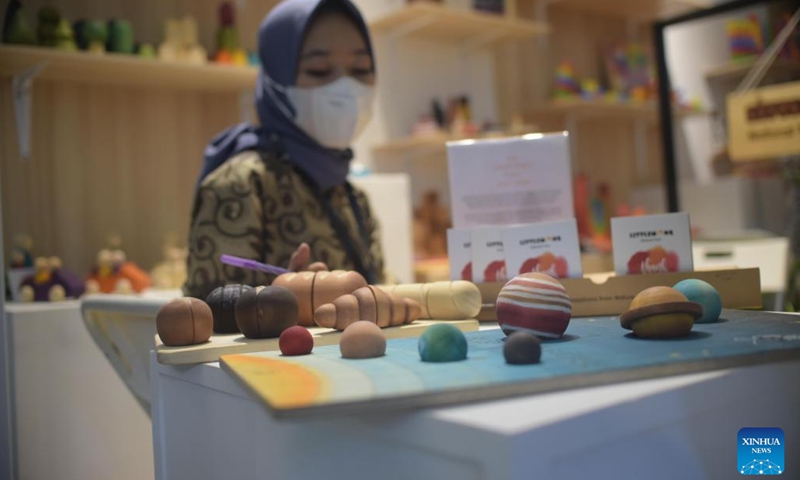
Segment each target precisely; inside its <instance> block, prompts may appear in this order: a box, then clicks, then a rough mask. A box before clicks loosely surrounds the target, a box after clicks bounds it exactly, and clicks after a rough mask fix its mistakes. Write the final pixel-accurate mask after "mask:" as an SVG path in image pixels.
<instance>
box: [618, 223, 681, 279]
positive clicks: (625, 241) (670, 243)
mask: <svg viewBox="0 0 800 480" xmlns="http://www.w3.org/2000/svg"><path fill="white" fill-rule="evenodd" d="M611 241H612V243H613V250H614V270H615V271H616V272H617V275H631V274H637V273H655V272H664V273H665V272H691V271H692V270H693V264H692V235H691V228H690V227H689V214H687V213H668V214H664V215H645V216H641V217H615V218H612V219H611Z"/></svg>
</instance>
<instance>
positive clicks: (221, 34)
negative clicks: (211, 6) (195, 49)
mask: <svg viewBox="0 0 800 480" xmlns="http://www.w3.org/2000/svg"><path fill="white" fill-rule="evenodd" d="M214 62H216V63H222V64H230V65H237V66H241V67H244V66H246V65H247V64H248V59H247V52H245V51H244V50H243V49H242V48H240V47H239V30H238V29H237V28H236V14H235V10H234V7H233V4H232V3H231V2H225V3H223V4H222V5H220V7H219V29H218V30H217V51H216V52H215V53H214Z"/></svg>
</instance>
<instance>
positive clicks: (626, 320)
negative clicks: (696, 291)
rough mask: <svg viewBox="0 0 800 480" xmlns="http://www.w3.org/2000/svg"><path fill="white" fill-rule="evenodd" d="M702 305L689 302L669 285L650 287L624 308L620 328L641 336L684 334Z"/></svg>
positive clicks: (688, 330) (699, 314) (675, 335)
mask: <svg viewBox="0 0 800 480" xmlns="http://www.w3.org/2000/svg"><path fill="white" fill-rule="evenodd" d="M702 313H703V307H701V306H700V304H698V303H694V302H690V301H688V300H687V299H686V296H685V295H683V294H682V293H681V292H679V291H677V290H675V289H674V288H670V287H650V288H647V289H645V290H642V291H641V292H640V293H639V294H638V295H636V297H634V298H633V301H632V302H631V306H630V308H629V309H628V311H627V312H625V313H623V314H622V315H620V317H619V319H620V324H621V325H622V328H626V329H628V330H633V334H634V335H636V336H637V337H641V338H675V337H685V336H687V335H689V333H690V332H691V331H692V326H693V325H694V321H695V319H697V318H699V317H700V316H701V315H702Z"/></svg>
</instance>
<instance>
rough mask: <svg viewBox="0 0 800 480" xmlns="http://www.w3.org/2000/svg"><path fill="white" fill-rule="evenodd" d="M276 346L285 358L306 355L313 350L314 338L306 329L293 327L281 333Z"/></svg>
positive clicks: (297, 326) (298, 326)
mask: <svg viewBox="0 0 800 480" xmlns="http://www.w3.org/2000/svg"><path fill="white" fill-rule="evenodd" d="M278 346H279V347H280V349H281V353H282V354H284V355H287V356H295V355H308V354H309V353H311V350H312V349H313V348H314V337H313V336H312V335H311V332H309V331H308V329H307V328H306V327H301V326H300V325H295V326H293V327H289V328H287V329H286V330H284V331H283V333H281V336H280V338H279V339H278Z"/></svg>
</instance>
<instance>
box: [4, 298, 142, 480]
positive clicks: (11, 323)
mask: <svg viewBox="0 0 800 480" xmlns="http://www.w3.org/2000/svg"><path fill="white" fill-rule="evenodd" d="M5 311H6V318H5V321H6V322H7V328H8V330H7V331H8V333H9V335H8V339H7V344H6V349H7V355H8V356H7V358H8V372H9V374H10V375H9V380H10V391H11V419H12V420H11V421H12V433H13V434H12V438H13V441H12V444H13V447H14V453H15V454H14V456H13V457H12V458H14V459H15V461H14V464H15V471H16V478H18V479H20V480H38V479H42V480H45V479H47V480H49V479H65V480H66V479H80V480H92V479H114V480H144V479H151V478H153V453H152V432H151V425H150V419H149V418H148V415H147V412H146V411H145V410H144V409H142V407H141V406H140V405H139V404H138V403H137V401H136V400H135V398H134V397H133V395H131V394H130V392H129V391H128V389H127V388H126V386H125V384H124V383H123V381H122V380H121V379H120V378H119V376H118V375H117V374H116V372H115V371H114V369H113V368H112V367H111V364H109V362H108V361H107V360H106V358H105V357H104V356H103V353H102V352H101V351H100V349H99V348H98V347H97V346H96V345H95V343H94V341H93V340H92V338H91V336H90V335H89V332H88V331H87V330H86V327H85V325H84V323H83V320H82V319H81V315H80V302H79V301H67V302H58V303H35V304H13V303H12V304H6V308H5ZM4 448H5V445H4ZM2 477H3V475H0V478H2Z"/></svg>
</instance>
